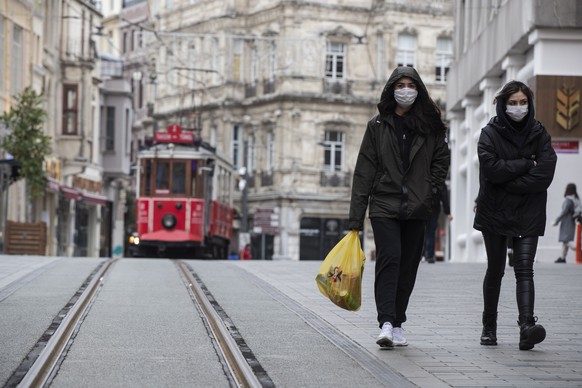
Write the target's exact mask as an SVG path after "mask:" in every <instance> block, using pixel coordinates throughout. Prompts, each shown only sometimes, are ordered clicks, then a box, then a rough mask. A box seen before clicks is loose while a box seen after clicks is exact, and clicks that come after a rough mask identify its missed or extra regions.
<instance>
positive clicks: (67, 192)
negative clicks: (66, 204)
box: [61, 186, 81, 200]
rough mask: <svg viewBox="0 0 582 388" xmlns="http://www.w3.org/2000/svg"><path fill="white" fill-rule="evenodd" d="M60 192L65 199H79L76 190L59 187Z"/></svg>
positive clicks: (79, 194) (79, 195)
mask: <svg viewBox="0 0 582 388" xmlns="http://www.w3.org/2000/svg"><path fill="white" fill-rule="evenodd" d="M61 191H62V192H63V195H64V196H65V198H67V199H75V200H77V199H80V198H81V192H80V191H79V190H77V189H73V188H72V187H68V186H61Z"/></svg>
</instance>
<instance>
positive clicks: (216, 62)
mask: <svg viewBox="0 0 582 388" xmlns="http://www.w3.org/2000/svg"><path fill="white" fill-rule="evenodd" d="M219 43H220V42H219V41H218V38H212V43H211V47H212V49H211V50H210V52H211V54H210V55H211V61H212V70H213V71H212V83H213V84H217V83H219V82H220V71H219V70H220V57H219V50H220V44H219Z"/></svg>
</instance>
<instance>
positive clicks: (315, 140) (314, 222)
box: [143, 0, 453, 260]
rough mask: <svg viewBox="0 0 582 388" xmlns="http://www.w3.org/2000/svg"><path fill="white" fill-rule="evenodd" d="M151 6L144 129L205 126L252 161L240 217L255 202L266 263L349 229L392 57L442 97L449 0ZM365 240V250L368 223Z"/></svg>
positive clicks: (254, 229)
mask: <svg viewBox="0 0 582 388" xmlns="http://www.w3.org/2000/svg"><path fill="white" fill-rule="evenodd" d="M148 7H149V12H150V15H149V16H150V18H151V19H150V20H151V21H153V24H152V26H151V28H152V29H151V30H149V29H148V28H144V29H143V32H144V35H143V36H144V40H145V42H146V48H147V52H148V58H150V63H149V64H150V72H151V74H149V75H148V79H150V80H155V85H150V87H149V90H151V91H155V96H154V95H153V94H149V95H148V100H149V102H151V104H152V108H153V109H152V112H151V113H152V116H153V118H154V120H153V121H152V124H151V125H148V124H147V123H146V125H145V129H144V131H145V133H151V131H152V127H153V123H155V124H157V125H158V126H159V127H160V128H164V127H166V126H167V125H169V124H171V123H179V124H180V125H181V126H182V127H185V128H192V129H195V130H199V131H200V134H201V136H202V137H203V139H205V140H206V141H208V142H209V143H211V144H212V145H215V146H216V147H217V148H218V150H219V151H220V152H223V153H225V154H227V155H230V157H231V158H232V160H233V162H234V165H235V167H237V168H240V167H245V168H246V170H247V176H246V178H247V183H248V185H247V187H248V197H247V198H248V200H247V201H238V203H237V207H238V213H239V214H243V213H244V212H243V209H242V208H241V206H244V205H245V203H246V206H248V208H247V210H248V216H249V232H250V233H251V236H252V237H253V241H254V247H255V252H258V251H259V247H261V249H260V252H261V255H262V254H263V253H264V256H259V258H261V257H262V258H274V259H292V260H321V259H322V258H323V257H325V254H326V253H327V252H328V251H329V249H330V248H331V247H332V246H333V245H335V243H336V242H337V241H338V239H339V238H340V237H341V235H342V233H343V232H345V230H346V223H347V217H348V210H349V200H350V193H351V181H352V171H353V168H354V166H355V162H356V157H357V153H358V150H359V146H360V142H361V140H362V137H363V133H364V129H365V127H366V123H367V121H368V120H369V119H370V118H371V117H372V116H373V115H375V114H376V112H377V109H376V104H377V103H378V100H379V97H380V94H381V91H382V88H383V87H384V84H385V82H386V80H387V78H388V76H389V75H390V73H391V72H392V70H393V69H394V68H395V67H396V66H397V65H407V66H414V67H415V68H417V70H418V71H419V73H420V74H421V76H422V77H423V80H424V81H425V83H426V85H427V87H428V89H429V91H430V93H431V95H432V97H433V99H434V100H435V101H437V102H438V103H439V104H441V106H443V107H444V104H445V100H446V97H445V85H446V84H445V82H446V77H447V75H446V74H447V71H448V63H449V61H450V60H451V58H452V55H453V52H452V38H453V16H452V4H451V2H450V1H436V2H435V1H421V0H416V1H406V2H403V1H398V0H395V1H389V0H386V1H376V0H374V1H371V0H369V1H368V0H357V1H356V0H352V1H349V0H334V1H329V0H328V1H316V0H314V1H281V0H262V1H253V2H248V1H240V0H229V1H211V0H209V1H204V2H194V3H193V2H191V1H180V0H173V1H165V2H163V1H162V2H157V1H156V2H154V1H150V2H148ZM152 86H155V88H153V87H152ZM239 195H240V193H239ZM265 211H266V212H272V213H273V214H274V216H273V217H272V220H273V222H271V223H270V224H268V225H265V224H264V223H263V222H261V223H259V222H258V219H257V220H255V215H256V214H258V213H261V212H265ZM237 226H240V225H237ZM243 232H244V230H243ZM363 236H364V250H365V251H366V254H367V255H368V256H369V255H370V254H371V252H372V251H373V249H374V244H373V238H372V233H371V228H370V226H369V224H366V226H365V230H364V234H363ZM265 246H266V249H264V248H265ZM236 248H237V241H234V242H233V245H232V246H231V249H232V250H236ZM256 256H257V255H256V254H255V257H256Z"/></svg>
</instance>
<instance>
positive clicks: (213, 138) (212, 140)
mask: <svg viewBox="0 0 582 388" xmlns="http://www.w3.org/2000/svg"><path fill="white" fill-rule="evenodd" d="M217 133H218V128H216V126H215V125H213V126H212V127H210V145H211V146H212V147H216V138H217Z"/></svg>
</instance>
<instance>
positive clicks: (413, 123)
mask: <svg viewBox="0 0 582 388" xmlns="http://www.w3.org/2000/svg"><path fill="white" fill-rule="evenodd" d="M402 77H408V78H411V79H412V80H413V81H414V83H416V91H417V92H418V95H417V96H416V100H415V101H414V103H413V104H412V106H411V108H410V111H409V113H407V114H406V115H405V120H404V125H405V127H406V128H408V129H411V130H413V131H414V132H416V133H419V134H421V135H423V136H426V135H427V134H428V133H430V132H446V126H445V124H444V123H443V121H442V117H441V111H440V109H439V107H438V106H437V104H435V102H434V101H433V100H432V99H431V98H430V96H429V94H428V91H427V90H426V86H425V85H424V82H422V79H421V78H420V75H418V73H417V72H416V70H415V69H414V68H412V67H408V66H399V67H397V68H396V69H394V71H393V72H392V74H391V75H390V78H388V81H387V82H386V85H385V86H384V89H383V90H382V94H381V96H380V102H379V103H378V112H379V113H380V117H382V118H384V119H386V118H387V117H388V116H390V115H392V114H394V110H395V109H396V105H397V103H396V99H395V98H394V85H395V84H396V81H398V80H399V79H400V78H402Z"/></svg>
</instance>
